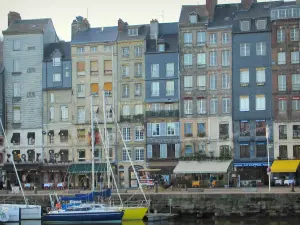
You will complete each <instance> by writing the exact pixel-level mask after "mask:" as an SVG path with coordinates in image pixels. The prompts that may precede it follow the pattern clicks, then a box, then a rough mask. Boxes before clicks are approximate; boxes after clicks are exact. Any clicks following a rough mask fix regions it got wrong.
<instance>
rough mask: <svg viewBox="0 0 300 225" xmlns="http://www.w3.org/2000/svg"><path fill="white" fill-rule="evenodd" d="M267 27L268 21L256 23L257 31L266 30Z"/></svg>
mask: <svg viewBox="0 0 300 225" xmlns="http://www.w3.org/2000/svg"><path fill="white" fill-rule="evenodd" d="M266 27H267V21H266V20H257V21H256V29H257V30H264V29H266Z"/></svg>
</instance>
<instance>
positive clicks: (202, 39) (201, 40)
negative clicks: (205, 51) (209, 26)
mask: <svg viewBox="0 0 300 225" xmlns="http://www.w3.org/2000/svg"><path fill="white" fill-rule="evenodd" d="M205 43H206V32H205V31H198V32H197V45H198V46H201V45H204V44H205Z"/></svg>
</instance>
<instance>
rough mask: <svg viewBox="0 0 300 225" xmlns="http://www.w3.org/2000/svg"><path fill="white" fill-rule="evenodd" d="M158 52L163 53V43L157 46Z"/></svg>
mask: <svg viewBox="0 0 300 225" xmlns="http://www.w3.org/2000/svg"><path fill="white" fill-rule="evenodd" d="M158 51H159V52H164V51H165V43H162V44H158Z"/></svg>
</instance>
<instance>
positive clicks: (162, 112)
mask: <svg viewBox="0 0 300 225" xmlns="http://www.w3.org/2000/svg"><path fill="white" fill-rule="evenodd" d="M146 117H179V110H160V111H147V112H146Z"/></svg>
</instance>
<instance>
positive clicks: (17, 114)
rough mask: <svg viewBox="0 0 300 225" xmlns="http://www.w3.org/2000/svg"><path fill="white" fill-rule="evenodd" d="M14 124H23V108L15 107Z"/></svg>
mask: <svg viewBox="0 0 300 225" xmlns="http://www.w3.org/2000/svg"><path fill="white" fill-rule="evenodd" d="M13 122H14V123H20V122H21V108H20V107H13Z"/></svg>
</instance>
